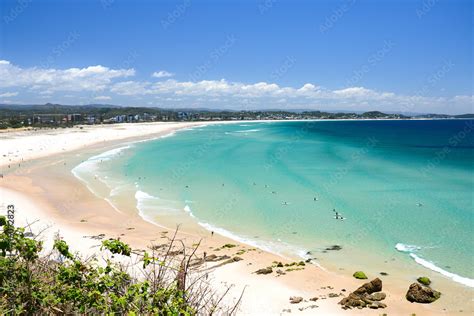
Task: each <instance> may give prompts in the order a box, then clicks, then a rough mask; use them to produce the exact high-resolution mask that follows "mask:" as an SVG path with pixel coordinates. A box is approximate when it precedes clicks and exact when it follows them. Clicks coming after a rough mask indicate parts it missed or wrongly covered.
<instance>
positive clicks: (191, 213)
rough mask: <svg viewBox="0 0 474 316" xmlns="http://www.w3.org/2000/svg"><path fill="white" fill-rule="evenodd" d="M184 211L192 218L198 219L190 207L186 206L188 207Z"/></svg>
mask: <svg viewBox="0 0 474 316" xmlns="http://www.w3.org/2000/svg"><path fill="white" fill-rule="evenodd" d="M184 211H185V212H186V213H188V214H189V216H191V217H192V218H196V216H194V214H193V211H192V210H191V208H190V207H189V205H186V206H185V207H184Z"/></svg>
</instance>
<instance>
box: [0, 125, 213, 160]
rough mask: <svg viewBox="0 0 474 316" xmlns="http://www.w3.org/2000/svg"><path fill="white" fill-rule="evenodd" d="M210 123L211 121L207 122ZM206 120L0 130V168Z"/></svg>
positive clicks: (170, 130) (171, 129)
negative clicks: (1, 131)
mask: <svg viewBox="0 0 474 316" xmlns="http://www.w3.org/2000/svg"><path fill="white" fill-rule="evenodd" d="M210 123H211V122H210ZM203 124H208V123H203V122H173V123H166V122H157V123H140V124H114V125H85V126H75V127H73V128H58V129H41V130H21V131H10V132H4V133H0V144H1V146H0V167H7V166H8V165H11V166H12V167H13V166H15V165H18V164H19V163H21V162H22V161H27V160H31V159H36V158H41V157H46V156H50V155H54V154H59V153H64V152H68V151H72V150H76V149H80V148H84V147H86V146H91V145H94V144H99V143H106V142H110V141H115V140H121V139H127V138H134V137H142V136H147V135H153V134H158V133H163V132H167V131H169V132H172V131H174V130H176V129H180V128H187V127H192V126H197V125H203Z"/></svg>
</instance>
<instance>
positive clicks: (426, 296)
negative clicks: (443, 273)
mask: <svg viewBox="0 0 474 316" xmlns="http://www.w3.org/2000/svg"><path fill="white" fill-rule="evenodd" d="M440 297H441V293H440V292H438V291H435V290H433V289H431V288H429V287H427V286H422V285H420V284H418V283H413V284H412V285H410V287H409V288H408V292H407V295H406V298H407V300H408V301H410V302H412V303H422V304H428V303H433V302H434V301H436V300H437V299H438V298H440Z"/></svg>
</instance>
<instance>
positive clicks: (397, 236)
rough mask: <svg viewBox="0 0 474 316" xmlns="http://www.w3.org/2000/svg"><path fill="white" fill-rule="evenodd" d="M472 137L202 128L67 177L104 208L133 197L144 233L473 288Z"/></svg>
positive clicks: (367, 126) (388, 128) (371, 125)
mask: <svg viewBox="0 0 474 316" xmlns="http://www.w3.org/2000/svg"><path fill="white" fill-rule="evenodd" d="M473 129H474V121H473V120H439V121H438V120H430V121H322V122H276V123H236V124H224V125H213V126H206V127H199V128H194V129H189V130H186V131H180V132H177V133H176V134H174V135H172V136H170V137H166V138H162V139H158V140H152V141H147V142H141V143H135V144H132V145H127V146H125V147H123V148H121V149H118V150H114V151H111V152H108V153H105V154H103V155H101V156H98V157H93V158H91V159H90V160H89V161H87V162H86V163H83V164H82V165H80V166H78V167H77V168H75V170H74V172H75V174H76V175H78V176H80V177H81V178H82V179H87V174H89V175H92V174H93V175H94V176H95V177H96V178H99V179H100V180H101V182H103V183H105V184H106V185H107V188H108V191H107V190H105V191H106V192H105V193H102V194H105V195H108V196H106V197H107V198H108V199H109V200H110V201H112V202H113V201H114V199H115V198H116V197H118V196H120V195H121V194H122V195H123V194H128V195H129V198H133V197H134V198H135V199H136V201H137V207H138V209H139V210H140V213H141V215H142V216H144V217H145V218H147V219H149V220H152V221H159V220H160V218H166V217H167V216H175V217H176V216H181V217H182V216H191V217H193V218H194V220H195V221H196V222H198V223H200V224H201V225H203V226H204V227H206V228H209V229H211V230H215V231H218V232H221V233H224V234H227V235H232V236H233V237H234V238H238V239H241V240H245V241H247V242H250V243H254V244H256V245H258V246H260V247H262V248H265V249H267V250H270V251H274V252H279V253H293V254H296V255H300V256H302V257H304V256H308V255H309V254H307V252H308V251H310V252H311V254H314V253H318V254H321V253H322V250H323V249H324V248H325V247H327V246H329V245H333V244H338V245H341V246H342V247H343V250H346V249H347V250H348V251H351V253H353V254H354V260H358V259H357V258H361V259H360V260H362V259H363V258H364V253H367V251H368V250H371V252H374V251H375V252H377V254H378V255H379V256H385V257H388V256H393V255H394V254H398V255H400V256H403V257H405V258H406V261H407V262H409V264H413V265H417V266H424V267H425V268H427V269H431V270H435V271H437V272H440V273H442V274H444V275H445V276H447V277H449V278H452V279H453V280H454V281H456V282H460V283H463V284H465V285H468V286H471V287H473V286H474V285H473V280H472V279H473V278H474V270H473V268H472V267H473V263H474V260H473V259H474V257H473V252H472V249H474V237H473V228H474V225H473V224H474V219H473V212H474V208H473V198H474V190H473V189H474V177H473V175H474V165H473V163H474V159H473V158H474V135H473V134H474V133H473ZM89 179H90V177H89ZM89 181H90V180H89ZM86 182H87V181H86ZM130 195H132V196H130ZM333 209H336V211H338V212H339V213H340V214H342V216H343V217H344V220H339V219H335V217H334V215H335V214H334V212H333Z"/></svg>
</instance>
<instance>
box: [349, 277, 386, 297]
mask: <svg viewBox="0 0 474 316" xmlns="http://www.w3.org/2000/svg"><path fill="white" fill-rule="evenodd" d="M380 291H382V280H380V279H379V278H375V279H373V280H372V281H370V282H367V283H365V284H364V285H362V286H361V287H359V288H358V289H357V290H355V291H354V293H355V294H358V295H362V294H372V293H374V292H380Z"/></svg>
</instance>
